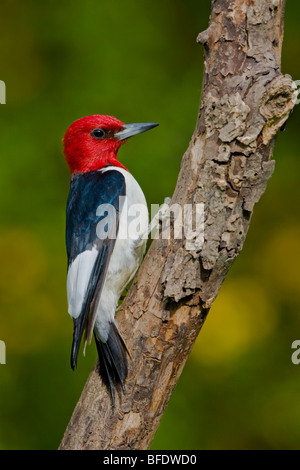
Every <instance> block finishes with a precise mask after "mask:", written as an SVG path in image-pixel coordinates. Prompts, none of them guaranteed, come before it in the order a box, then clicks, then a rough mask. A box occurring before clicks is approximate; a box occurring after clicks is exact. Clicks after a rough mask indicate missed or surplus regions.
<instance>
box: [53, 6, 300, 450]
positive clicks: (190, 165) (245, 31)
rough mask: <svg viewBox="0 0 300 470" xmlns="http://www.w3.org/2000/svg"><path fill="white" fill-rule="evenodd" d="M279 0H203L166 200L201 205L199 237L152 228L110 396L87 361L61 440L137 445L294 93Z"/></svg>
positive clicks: (153, 423) (198, 320) (266, 167)
mask: <svg viewBox="0 0 300 470" xmlns="http://www.w3.org/2000/svg"><path fill="white" fill-rule="evenodd" d="M284 6H285V1H284V0H246V1H245V0H213V1H212V12H211V18H210V25H209V28H208V29H207V30H206V31H204V32H202V33H201V34H199V36H198V38H197V41H198V42H199V43H201V44H203V45H204V52H205V72H204V80H203V89H202V100H201V106H200V112H199V116H198V121H197V124H196V128H195V131H194V133H193V136H192V138H191V142H190V145H189V147H188V149H187V151H186V152H185V154H184V156H183V159H182V164H181V170H180V174H179V176H178V182H177V186H176V189H175V192H174V195H173V198H172V204H173V203H177V204H180V205H184V204H193V205H194V206H195V205H196V204H201V203H204V205H205V233H204V243H203V245H202V247H200V248H199V247H197V245H196V244H195V243H193V241H192V242H191V243H186V240H184V239H183V240H182V239H181V240H179V239H178V240H177V239H171V240H154V241H153V242H152V244H151V246H150V249H149V251H148V253H147V255H146V257H145V259H144V262H143V264H142V266H141V268H140V270H139V272H138V275H137V276H136V278H135V281H134V283H133V285H132V287H131V289H130V291H129V293H128V294H127V296H126V298H125V300H124V301H123V304H122V306H121V308H120V310H119V312H118V314H117V321H118V324H119V329H120V332H121V334H122V336H123V337H124V339H125V342H126V344H127V346H128V348H129V350H130V352H131V355H132V359H131V360H130V361H129V376H128V379H127V384H126V388H127V393H126V395H125V396H123V395H122V394H121V393H120V394H119V395H118V396H117V397H116V407H115V408H112V406H111V402H110V397H109V394H108V392H107V389H106V388H105V387H104V386H103V385H102V383H101V380H100V378H99V376H98V373H97V371H96V369H94V370H93V371H92V373H91V374H90V377H89V378H88V381H87V383H86V386H85V388H84V390H83V392H82V395H81V397H80V400H79V402H78V404H77V406H76V408H75V410H74V413H73V415H72V418H71V421H70V423H69V425H68V427H67V429H66V432H65V435H64V437H63V440H62V443H61V446H60V449H111V450H113V449H147V448H148V447H149V445H150V443H151V441H152V438H153V436H154V434H155V432H156V429H157V427H158V425H159V421H160V418H161V416H162V414H163V412H164V409H165V407H166V405H167V403H168V400H169V398H170V395H171V393H172V390H173V388H174V386H175V384H176V382H177V381H178V379H179V376H180V373H181V371H182V369H183V367H184V364H185V362H186V360H187V357H188V355H189V353H190V351H191V348H192V346H193V343H194V341H195V339H196V338H197V335H198V333H199V331H200V329H201V327H202V325H203V322H204V320H205V318H206V316H207V313H208V311H209V309H210V307H211V305H212V303H213V301H214V299H215V297H216V295H217V293H218V291H219V288H220V286H221V284H222V282H223V280H224V278H225V276H226V273H227V272H228V270H229V268H230V267H231V265H232V263H233V261H234V259H235V258H236V257H237V255H238V254H239V252H240V251H241V249H242V246H243V243H244V240H245V237H246V234H247V230H248V227H249V222H250V218H251V215H252V211H253V208H254V205H255V204H256V203H257V202H258V200H259V199H260V197H261V195H262V193H263V192H264V190H265V188H266V185H267V181H268V179H269V178H270V176H271V175H272V172H273V169H274V161H273V160H271V156H272V150H273V145H274V138H275V135H276V133H277V131H278V130H279V129H280V128H281V127H282V125H283V124H284V122H285V121H286V120H287V118H288V116H289V113H290V111H291V110H292V108H293V106H294V105H295V102H296V86H295V84H294V82H293V81H292V79H291V78H290V77H289V76H283V75H281V72H280V57H281V46H282V39H283V17H284Z"/></svg>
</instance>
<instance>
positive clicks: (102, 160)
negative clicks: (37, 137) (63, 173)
mask: <svg viewBox="0 0 300 470" xmlns="http://www.w3.org/2000/svg"><path fill="white" fill-rule="evenodd" d="M157 125H158V124H153V123H142V124H127V125H125V124H124V123H123V122H122V121H119V120H118V119H116V118H115V117H113V116H105V115H100V114H96V115H94V116H87V117H84V118H81V119H78V120H77V121H75V122H73V124H71V126H70V127H69V129H68V130H67V132H66V133H65V136H64V139H63V143H64V154H65V158H66V161H67V163H68V165H69V167H70V170H71V173H72V174H73V173H85V172H88V171H93V170H99V169H101V168H104V167H105V166H110V165H114V166H118V167H121V168H125V167H124V166H123V165H122V164H121V163H120V162H119V161H118V160H117V153H118V150H119V148H120V146H121V145H122V144H123V143H124V142H126V139H127V138H129V137H131V136H132V135H135V134H139V133H140V132H144V131H146V130H148V129H151V128H152V127H155V126H157Z"/></svg>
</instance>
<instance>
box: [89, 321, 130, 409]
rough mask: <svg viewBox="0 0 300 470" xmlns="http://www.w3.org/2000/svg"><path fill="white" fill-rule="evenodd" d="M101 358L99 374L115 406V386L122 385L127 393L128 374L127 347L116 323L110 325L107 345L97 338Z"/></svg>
mask: <svg viewBox="0 0 300 470" xmlns="http://www.w3.org/2000/svg"><path fill="white" fill-rule="evenodd" d="M94 336H95V341H96V346H97V350H98V356H99V374H100V376H101V378H102V380H103V382H104V383H105V385H106V386H107V387H109V389H110V392H111V398H112V402H113V405H114V404H115V385H116V384H118V383H120V384H121V386H122V389H123V392H124V393H125V380H126V377H127V374H128V366H127V358H126V346H125V344H124V342H123V340H122V338H121V336H120V335H119V332H118V330H117V327H116V325H115V324H114V323H110V330H109V335H108V339H107V341H106V343H103V342H102V341H100V340H99V339H97V338H96V335H94Z"/></svg>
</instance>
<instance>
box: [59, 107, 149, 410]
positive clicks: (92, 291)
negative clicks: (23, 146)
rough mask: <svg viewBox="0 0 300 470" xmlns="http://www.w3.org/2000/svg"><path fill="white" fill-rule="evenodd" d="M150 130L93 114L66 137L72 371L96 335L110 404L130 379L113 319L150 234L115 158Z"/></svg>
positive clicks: (141, 201)
mask: <svg viewBox="0 0 300 470" xmlns="http://www.w3.org/2000/svg"><path fill="white" fill-rule="evenodd" d="M155 126H158V124H157V123H138V124H124V123H123V122H122V121H120V120H118V119H116V118H115V117H113V116H106V115H93V116H87V117H83V118H81V119H78V120H77V121H75V122H73V124H71V126H70V127H69V128H68V129H67V131H66V133H65V136H64V138H63V147H64V155H65V159H66V161H67V163H68V166H69V168H70V172H71V181H70V192H69V195H68V200H67V210H66V248H67V258H68V273H67V299H68V312H69V314H70V315H71V317H72V318H73V342H72V350H71V367H72V369H74V368H75V367H76V365H77V359H78V352H79V348H80V344H81V341H82V340H83V338H84V350H85V345H86V343H90V342H91V339H92V336H93V334H94V338H95V343H96V347H97V351H98V356H99V373H100V376H101V377H102V379H103V381H104V383H105V384H106V385H107V387H108V389H109V390H110V393H111V397H112V403H113V404H114V390H115V386H116V385H117V384H118V383H120V384H121V386H122V389H123V392H125V379H126V377H127V374H128V364H127V357H126V354H127V348H126V345H125V343H124V341H123V339H122V338H121V336H120V334H119V332H118V328H117V325H116V322H115V312H116V308H117V305H118V301H119V299H120V296H121V294H122V292H123V291H124V289H125V287H126V286H127V284H128V283H129V282H130V280H131V279H132V278H133V276H134V275H135V273H136V271H137V269H138V267H139V265H140V262H141V260H142V258H143V255H144V253H145V249H146V242H147V237H141V236H140V234H141V233H145V232H147V229H148V224H149V216H148V210H147V204H146V199H145V196H144V194H143V191H142V189H141V188H140V186H139V184H138V183H137V181H136V180H135V178H134V177H133V176H132V174H131V173H130V172H129V171H128V170H127V168H125V166H124V165H122V164H121V163H120V162H119V161H118V159H117V152H118V150H119V148H120V146H121V145H122V144H123V143H124V142H126V141H127V139H128V138H129V137H131V136H133V135H136V134H139V133H141V132H145V131H147V130H149V129H152V128H153V127H155ZM133 204H138V205H140V206H141V207H143V208H144V210H143V211H142V214H140V218H139V224H140V230H139V235H136V234H135V233H129V231H128V230H127V228H128V226H129V224H130V221H132V215H131V216H129V215H128V214H130V207H131V206H132V205H133ZM121 233H122V234H123V235H122V236H121V235H120V234H121ZM124 233H125V234H126V236H124Z"/></svg>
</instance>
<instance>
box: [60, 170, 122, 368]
mask: <svg viewBox="0 0 300 470" xmlns="http://www.w3.org/2000/svg"><path fill="white" fill-rule="evenodd" d="M125 192H126V185H125V178H124V176H123V175H122V173H121V172H119V171H118V170H106V171H103V170H102V171H92V172H89V173H81V174H76V175H75V176H74V177H73V179H72V181H71V187H70V193H69V197H68V202H67V217H66V246H67V255H68V302H69V313H70V314H71V316H73V319H74V334H73V344H72V354H71V366H72V368H73V369H74V367H75V366H76V363H77V357H78V351H79V347H80V343H81V339H82V335H83V332H84V330H86V338H87V340H88V341H90V339H91V336H92V332H93V327H94V323H95V315H96V312H93V308H92V305H93V304H94V301H95V298H96V297H97V298H99V297H98V296H100V295H101V290H102V287H103V284H104V281H105V277H106V272H107V268H108V265H109V261H110V257H111V254H112V252H113V249H114V245H115V240H116V236H117V234H118V228H119V213H120V211H121V207H120V199H119V198H120V196H125ZM91 255H92V256H91ZM79 256H80V261H81V260H82V259H84V258H85V261H84V263H83V265H82V264H81V263H80V262H78V261H79V258H78V257H79ZM76 261H77V262H76ZM80 265H81V266H80ZM81 267H83V268H82V269H80V268H81ZM82 286H84V288H83V289H84V292H79V290H80V289H82ZM78 292H79V294H78Z"/></svg>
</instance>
